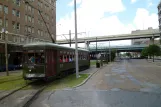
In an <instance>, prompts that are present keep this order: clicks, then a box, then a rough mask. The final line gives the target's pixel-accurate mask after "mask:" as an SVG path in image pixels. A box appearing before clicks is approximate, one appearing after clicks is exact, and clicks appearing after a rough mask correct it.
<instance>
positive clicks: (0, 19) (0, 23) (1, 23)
mask: <svg viewBox="0 0 161 107" xmlns="http://www.w3.org/2000/svg"><path fill="white" fill-rule="evenodd" d="M2 25H3V22H2V18H0V26H2Z"/></svg>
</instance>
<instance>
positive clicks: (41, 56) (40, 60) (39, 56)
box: [35, 53, 45, 64]
mask: <svg viewBox="0 0 161 107" xmlns="http://www.w3.org/2000/svg"><path fill="white" fill-rule="evenodd" d="M44 61H45V56H44V54H43V53H35V62H36V63H37V64H38V63H44Z"/></svg>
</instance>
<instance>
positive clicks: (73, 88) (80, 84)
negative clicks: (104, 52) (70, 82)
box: [72, 64, 108, 89]
mask: <svg viewBox="0 0 161 107" xmlns="http://www.w3.org/2000/svg"><path fill="white" fill-rule="evenodd" d="M107 65H108V64H107ZM107 65H105V66H107ZM105 66H103V67H105ZM103 67H101V68H99V69H97V70H96V71H95V72H94V73H92V74H91V75H90V76H88V78H87V79H85V80H84V81H83V82H82V83H80V84H78V85H76V86H74V87H72V89H75V88H78V87H80V86H82V85H84V84H85V83H86V82H87V81H88V80H89V79H90V78H91V77H92V76H93V75H94V74H96V73H97V72H98V71H99V70H100V69H102V68H103Z"/></svg>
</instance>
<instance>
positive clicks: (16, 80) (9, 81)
mask: <svg viewBox="0 0 161 107" xmlns="http://www.w3.org/2000/svg"><path fill="white" fill-rule="evenodd" d="M25 84H26V82H25V80H23V78H22V73H18V74H10V75H9V76H0V90H13V89H16V88H19V87H22V86H24V85H25Z"/></svg>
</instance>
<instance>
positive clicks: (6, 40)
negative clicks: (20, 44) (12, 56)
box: [1, 28, 9, 76]
mask: <svg viewBox="0 0 161 107" xmlns="http://www.w3.org/2000/svg"><path fill="white" fill-rule="evenodd" d="M1 33H2V34H3V35H4V37H5V59H6V75H7V76H9V72H8V47H7V42H8V36H7V34H8V31H6V30H5V28H3V29H2V31H1Z"/></svg>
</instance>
